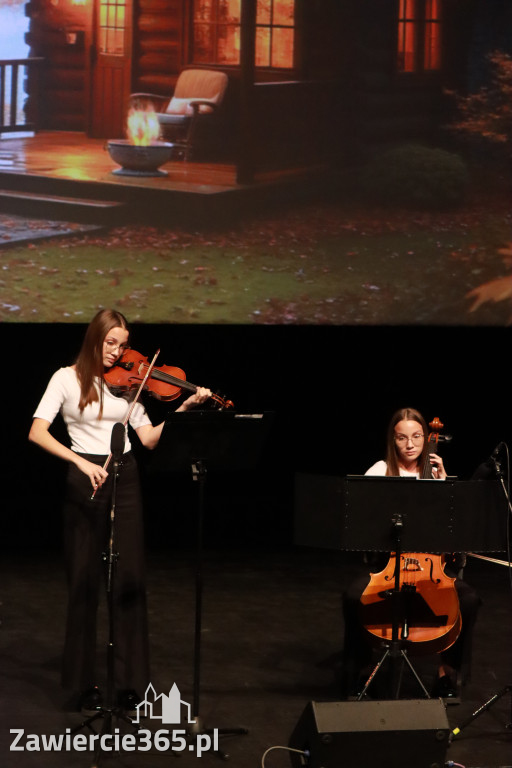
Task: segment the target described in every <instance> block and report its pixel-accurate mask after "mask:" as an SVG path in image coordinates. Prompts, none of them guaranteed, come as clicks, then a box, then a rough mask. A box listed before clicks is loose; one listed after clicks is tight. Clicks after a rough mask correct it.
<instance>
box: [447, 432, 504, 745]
mask: <svg viewBox="0 0 512 768" xmlns="http://www.w3.org/2000/svg"><path fill="white" fill-rule="evenodd" d="M502 447H504V448H507V446H506V443H499V445H497V446H496V448H495V449H494V451H493V452H492V455H491V456H490V457H489V459H488V460H487V462H486V464H487V465H488V464H489V463H490V464H492V465H493V467H494V473H495V475H496V477H497V478H498V480H499V481H500V485H501V488H502V490H503V493H504V495H505V499H506V501H507V508H508V513H509V514H510V515H512V506H511V504H510V495H509V492H508V489H507V486H506V485H505V480H504V476H503V470H502V468H501V462H500V461H498V456H499V452H500V448H502ZM507 450H508V449H507ZM504 564H505V563H504ZM511 573H512V571H511V570H510V567H509V575H510V574H511ZM507 693H510V694H511V696H510V722H508V723H507V724H506V725H505V728H506V729H508V730H511V729H512V685H506V686H505V687H504V688H502V689H501V690H500V691H498V692H497V693H495V694H493V695H492V696H491V697H490V698H489V699H487V701H486V702H485V703H484V704H482V705H481V706H480V707H478V709H476V710H475V711H474V712H473V713H472V714H471V715H470V716H469V717H468V718H467V719H466V720H464V722H463V723H462V725H459V726H457V727H456V728H454V729H453V731H452V732H451V734H450V736H449V741H450V742H451V741H453V739H454V738H455V737H456V736H458V735H459V733H460V732H461V731H462V730H463V729H464V728H466V727H467V726H468V725H469V724H470V723H472V722H473V720H476V718H477V717H479V716H480V715H481V714H482V713H483V712H487V710H488V709H490V708H491V707H492V706H493V704H495V703H496V702H497V701H499V700H500V699H502V698H503V696H506V695H507Z"/></svg>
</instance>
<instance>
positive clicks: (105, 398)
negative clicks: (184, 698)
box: [29, 309, 211, 714]
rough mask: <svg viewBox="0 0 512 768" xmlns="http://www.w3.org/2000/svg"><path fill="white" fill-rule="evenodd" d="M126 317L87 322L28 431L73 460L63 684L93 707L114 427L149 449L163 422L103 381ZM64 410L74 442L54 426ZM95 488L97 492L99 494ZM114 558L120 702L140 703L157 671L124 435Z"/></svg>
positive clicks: (131, 462)
mask: <svg viewBox="0 0 512 768" xmlns="http://www.w3.org/2000/svg"><path fill="white" fill-rule="evenodd" d="M129 336H130V332H129V328H128V323H127V321H126V319H125V317H124V316H123V315H122V314H121V313H119V312H116V311H114V310H109V309H103V310H101V311H100V312H98V313H97V314H96V316H95V317H94V318H93V320H92V321H91V323H90V325H89V326H88V328H87V331H86V333H85V337H84V340H83V343H82V347H81V349H80V352H79V354H78V357H77V358H76V361H75V363H74V365H71V366H69V367H65V368H60V369H59V370H58V371H56V372H55V373H54V375H53V376H52V378H51V380H50V382H49V384H48V387H47V389H46V392H45V393H44V395H43V398H42V400H41V402H40V403H39V405H38V407H37V409H36V411H35V414H34V419H33V422H32V427H31V429H30V433H29V440H31V441H32V442H34V443H36V444H37V445H39V446H40V447H41V448H43V449H44V450H46V451H48V452H49V453H51V454H53V455H54V456H57V457H58V458H61V459H64V460H65V461H67V462H68V464H69V467H68V476H67V483H66V492H65V499H64V510H63V518H64V552H65V560H66V572H67V581H68V591H69V596H68V615H67V624H66V634H65V645H64V656H63V666H62V684H63V687H65V688H70V689H74V690H75V691H79V692H80V709H81V710H82V711H83V712H84V713H85V714H91V713H93V712H94V711H96V710H98V709H99V708H100V707H101V706H102V703H103V700H102V694H101V691H100V690H99V688H98V687H97V679H96V672H95V666H96V665H95V662H96V614H97V608H98V600H99V594H100V588H101V585H102V582H103V575H104V571H103V569H104V564H103V553H104V552H105V550H106V544H107V532H108V519H109V512H110V508H111V504H110V503H111V485H112V478H111V475H109V472H108V471H107V469H105V468H104V465H105V462H106V459H107V457H108V455H109V452H110V448H111V438H112V428H113V426H114V424H116V423H119V422H121V423H126V421H125V417H126V415H127V414H128V412H129V411H130V410H131V413H130V416H129V424H130V426H131V427H132V428H133V429H134V431H135V433H136V434H137V436H138V438H139V439H140V441H141V443H142V444H143V445H144V446H145V447H146V448H149V449H153V448H155V446H156V445H157V444H158V441H159V439H160V436H161V434H162V429H163V425H164V422H162V423H161V424H158V425H157V426H154V425H153V424H152V423H151V421H150V419H149V417H148V415H147V413H146V410H145V409H144V407H143V405H142V404H141V403H140V402H136V403H130V400H131V399H134V398H135V397H136V393H135V392H134V391H131V392H128V393H126V395H125V396H124V397H115V396H114V395H113V394H112V393H111V392H110V391H109V389H108V387H107V386H106V385H105V381H104V374H105V373H106V372H107V371H108V370H109V369H111V368H112V366H113V365H114V364H115V363H116V362H117V361H118V360H119V358H120V357H121V356H122V354H123V352H124V351H125V350H126V349H127V347H128V342H129ZM210 395H211V392H210V390H208V389H205V388H202V387H198V388H197V390H196V391H195V392H194V394H192V395H191V396H190V397H188V398H187V399H186V400H185V401H184V402H183V403H182V404H181V405H180V407H179V408H178V409H177V410H178V411H185V410H188V409H190V408H193V407H195V406H197V405H199V404H200V403H204V402H205V401H206V400H207V399H208V398H209V397H210ZM58 413H60V414H61V416H62V418H63V420H64V422H65V425H66V428H67V432H68V435H69V439H70V444H71V445H70V447H67V446H66V445H65V444H64V443H62V442H60V441H59V440H57V439H56V438H55V437H54V436H53V435H52V434H51V431H50V428H51V425H52V423H53V421H54V419H55V417H56V416H57V414H58ZM91 491H92V492H93V493H94V494H97V495H96V496H95V498H94V499H93V498H91ZM115 550H116V553H117V554H118V555H119V558H118V560H116V573H115V581H114V595H113V600H114V611H113V613H114V620H115V630H114V637H115V651H116V653H115V669H114V680H115V687H116V690H117V692H118V699H119V701H118V704H119V705H120V706H121V707H123V708H124V709H125V710H126V711H127V712H133V713H134V707H135V706H136V704H137V703H138V701H139V698H138V695H137V691H141V690H145V689H146V687H147V685H148V683H149V680H150V676H149V654H148V634H147V616H146V594H145V579H144V550H143V518H142V499H141V493H140V486H139V478H138V472H137V466H136V462H135V459H134V458H133V455H132V452H131V445H130V441H129V437H128V434H126V435H125V443H124V454H123V459H122V471H121V472H120V473H119V479H118V482H117V487H116V529H115Z"/></svg>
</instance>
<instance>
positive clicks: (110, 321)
mask: <svg viewBox="0 0 512 768" xmlns="http://www.w3.org/2000/svg"><path fill="white" fill-rule="evenodd" d="M112 328H125V329H126V330H127V331H129V327H128V322H127V320H126V318H125V317H124V315H122V314H121V313H120V312H116V311H115V310H114V309H101V310H100V311H99V312H98V313H97V314H96V315H95V316H94V317H93V319H92V320H91V322H90V323H89V327H88V328H87V331H86V332H85V336H84V340H83V342H82V347H81V349H80V352H79V353H78V357H77V358H76V362H75V365H76V375H77V378H78V382H79V384H80V401H79V403H78V407H79V408H80V411H83V410H84V408H85V407H86V406H87V405H90V404H91V403H94V402H97V401H98V400H99V403H100V412H99V416H98V418H99V419H101V417H102V414H103V371H104V367H103V342H104V341H105V338H106V336H107V334H108V333H109V332H110V331H111V330H112ZM96 378H99V379H100V381H101V386H100V387H99V393H98V387H97V386H96V383H95V379H96Z"/></svg>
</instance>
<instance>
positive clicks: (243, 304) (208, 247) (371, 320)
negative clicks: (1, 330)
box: [0, 203, 512, 325]
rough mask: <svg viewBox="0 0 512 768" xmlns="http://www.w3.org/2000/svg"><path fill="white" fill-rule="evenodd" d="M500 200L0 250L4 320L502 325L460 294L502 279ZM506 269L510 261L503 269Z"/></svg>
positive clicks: (490, 305)
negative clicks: (107, 317)
mask: <svg viewBox="0 0 512 768" xmlns="http://www.w3.org/2000/svg"><path fill="white" fill-rule="evenodd" d="M511 241H512V215H511V214H510V213H509V211H508V208H507V206H506V205H504V204H503V205H502V206H501V208H500V207H498V208H496V207H494V206H485V205H484V206H482V205H478V206H477V205H475V206H473V207H470V208H468V209H465V210H464V211H454V212H451V213H437V214H436V213H425V212H412V211H404V210H402V211H390V210H384V209H380V210H370V209H363V208H359V209H355V208H348V207H347V206H344V205H343V204H341V203H337V204H335V203H329V204H325V205H322V206H320V205H307V206H303V207H301V208H298V209H295V210H294V211H293V212H292V211H289V212H283V213H282V214H281V215H274V216H271V215H268V216H262V217H260V218H258V219H254V220H251V221H250V222H243V223H241V224H240V225H239V226H237V227H233V228H231V229H229V230H228V231H215V232H194V233H191V232H185V231H177V230H175V229H174V230H164V229H155V228H152V227H137V228H135V227H134V228H129V227H125V228H120V229H115V230H111V231H110V232H106V233H102V234H99V235H98V233H89V234H85V235H80V236H76V235H75V236H70V237H68V236H65V237H61V238H59V239H53V240H46V241H40V240H39V241H38V240H36V239H34V240H33V241H32V242H30V241H29V242H27V243H25V244H23V245H20V246H18V247H8V248H2V250H1V251H0V263H1V275H0V296H1V298H0V320H2V321H20V322H30V321H40V322H66V321H77V320H79V321H82V322H88V321H89V319H90V318H91V316H92V315H93V314H94V312H95V311H96V310H97V309H98V308H100V307H115V308H118V309H120V310H121V311H123V309H124V310H125V311H126V312H127V314H129V316H130V319H131V320H132V321H144V322H170V323H237V324H244V323H269V324H279V323H287V324H304V323H305V324H325V323H327V324H348V325H355V324H365V325H374V324H375V325H376V324H393V325H395V324H399V325H400V324H443V325H460V324H462V325H465V324H474V325H477V324H478V325H504V324H505V323H506V322H507V321H508V320H509V317H510V314H511V307H510V301H507V300H504V301H499V302H487V303H485V304H484V305H482V306H481V307H480V308H479V309H478V310H477V311H475V312H471V311H470V308H471V306H472V304H473V300H472V299H470V298H468V293H469V292H470V291H471V290H473V289H475V288H477V287H478V286H480V285H481V284H483V283H485V282H488V281H490V280H494V279H496V278H499V277H504V276H506V275H507V264H506V263H505V262H504V259H503V256H502V255H500V254H499V253H498V251H499V249H500V248H503V247H504V246H505V245H506V244H507V243H509V242H511ZM508 272H510V267H508Z"/></svg>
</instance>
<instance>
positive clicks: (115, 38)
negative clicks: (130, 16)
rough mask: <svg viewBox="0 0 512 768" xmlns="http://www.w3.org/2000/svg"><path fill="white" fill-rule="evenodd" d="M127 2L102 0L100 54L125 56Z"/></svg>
mask: <svg viewBox="0 0 512 768" xmlns="http://www.w3.org/2000/svg"><path fill="white" fill-rule="evenodd" d="M125 30H126V0H100V6H99V49H100V53H104V54H110V55H112V56H123V54H124V52H125V51H124V49H125Z"/></svg>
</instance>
